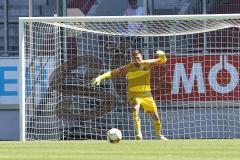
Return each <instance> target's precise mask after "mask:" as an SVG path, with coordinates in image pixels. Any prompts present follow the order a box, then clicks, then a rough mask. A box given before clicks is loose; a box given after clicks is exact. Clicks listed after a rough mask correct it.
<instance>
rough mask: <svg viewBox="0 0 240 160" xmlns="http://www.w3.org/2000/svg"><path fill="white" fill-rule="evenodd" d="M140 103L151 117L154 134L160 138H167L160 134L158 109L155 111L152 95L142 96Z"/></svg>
mask: <svg viewBox="0 0 240 160" xmlns="http://www.w3.org/2000/svg"><path fill="white" fill-rule="evenodd" d="M141 105H142V106H143V108H144V110H145V112H147V113H149V114H150V116H151V118H152V122H153V126H154V129H155V132H156V136H157V137H158V138H160V139H164V140H167V138H165V137H164V136H163V135H162V134H161V121H160V118H159V115H158V111H157V106H156V103H155V101H154V100H153V97H152V96H149V97H145V98H143V99H142V103H141Z"/></svg>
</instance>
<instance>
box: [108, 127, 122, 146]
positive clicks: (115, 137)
mask: <svg viewBox="0 0 240 160" xmlns="http://www.w3.org/2000/svg"><path fill="white" fill-rule="evenodd" d="M107 139H108V141H109V142H110V143H119V142H120V141H121V140H122V133H121V131H120V130H119V129H117V128H112V129H110V130H109V131H108V132H107Z"/></svg>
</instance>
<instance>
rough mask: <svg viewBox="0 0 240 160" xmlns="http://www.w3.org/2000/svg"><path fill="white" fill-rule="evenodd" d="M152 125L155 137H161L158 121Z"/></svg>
mask: <svg viewBox="0 0 240 160" xmlns="http://www.w3.org/2000/svg"><path fill="white" fill-rule="evenodd" d="M153 125H154V128H155V131H156V135H157V136H161V124H160V120H158V121H153Z"/></svg>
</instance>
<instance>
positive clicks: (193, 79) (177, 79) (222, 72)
mask: <svg viewBox="0 0 240 160" xmlns="http://www.w3.org/2000/svg"><path fill="white" fill-rule="evenodd" d="M239 62H240V56H237V55H229V56H226V55H221V56H220V55H204V56H189V55H188V56H171V57H170V58H169V60H168V62H167V64H166V65H165V66H160V67H155V68H154V69H153V73H152V82H153V84H154V86H153V94H154V97H155V100H156V101H223V100H224V101H225V100H239V99H240V93H239V90H240V85H239V71H240V63H239Z"/></svg>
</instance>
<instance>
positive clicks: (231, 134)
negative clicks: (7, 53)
mask: <svg viewBox="0 0 240 160" xmlns="http://www.w3.org/2000/svg"><path fill="white" fill-rule="evenodd" d="M239 23H240V21H239V19H237V18H234V19H228V18H226V19H220V20H218V19H214V17H213V18H212V19H211V18H210V19H197V20H194V19H193V18H192V19H191V18H190V19H189V18H188V19H186V18H183V19H182V20H181V19H179V20H167V19H165V20H161V19H160V20H154V21H149V20H146V21H141V20H140V19H137V20H132V21H130V20H128V21H116V20H113V21H112V22H109V21H106V22H94V18H93V20H92V21H91V22H65V21H59V22H56V21H54V22H26V23H25V24H24V39H25V42H24V46H25V48H24V51H25V53H24V59H25V65H26V73H25V82H26V84H25V93H23V94H24V95H25V119H26V122H25V124H26V135H25V137H26V139H28V140H33V139H106V133H107V130H109V129H110V128H119V129H120V130H121V131H122V134H123V139H134V138H135V134H134V132H135V131H134V126H133V121H132V115H131V108H130V106H129V105H128V103H127V94H126V85H127V81H126V78H125V77H120V78H112V79H110V80H105V81H104V82H103V83H101V85H100V86H99V87H97V88H93V87H92V86H91V85H90V80H91V79H93V78H95V77H96V76H98V75H99V74H101V73H104V72H106V71H109V70H111V69H114V68H117V67H120V66H123V65H125V64H127V63H129V62H131V56H130V55H131V52H132V51H133V50H134V49H141V50H142V51H143V53H144V58H145V59H148V58H154V51H155V50H157V49H161V50H164V51H165V52H166V53H167V55H168V62H167V63H166V64H165V65H161V66H156V67H154V68H153V70H152V77H151V87H152V93H153V96H154V99H155V101H156V103H157V106H158V112H159V115H160V117H161V125H162V134H164V135H165V136H166V137H168V138H172V139H187V138H239V137H240V110H239V98H240V97H239V95H240V93H239V89H240V88H239V70H240V65H239V60H240V57H239V50H240V48H239V45H240V42H239V40H240V37H239V36H240V32H239ZM140 118H141V124H142V125H141V127H142V132H143V137H144V138H145V139H155V131H154V127H153V126H152V122H151V119H150V117H149V116H148V115H147V114H146V113H144V111H143V110H142V109H141V110H140Z"/></svg>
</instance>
